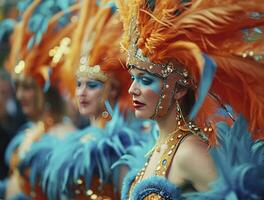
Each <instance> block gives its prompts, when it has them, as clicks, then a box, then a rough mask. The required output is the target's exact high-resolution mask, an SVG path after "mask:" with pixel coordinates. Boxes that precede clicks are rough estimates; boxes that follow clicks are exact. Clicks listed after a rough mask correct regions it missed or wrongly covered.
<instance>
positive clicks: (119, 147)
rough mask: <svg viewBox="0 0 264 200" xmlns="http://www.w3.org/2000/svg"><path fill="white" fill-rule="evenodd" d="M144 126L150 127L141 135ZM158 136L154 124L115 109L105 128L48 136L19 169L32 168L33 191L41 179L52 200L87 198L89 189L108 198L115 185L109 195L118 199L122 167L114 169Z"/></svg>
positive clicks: (35, 145)
mask: <svg viewBox="0 0 264 200" xmlns="http://www.w3.org/2000/svg"><path fill="white" fill-rule="evenodd" d="M145 123H147V124H148V123H149V124H148V126H149V125H150V127H151V128H150V129H149V130H148V131H147V132H144V133H142V127H144V126H146V124H145ZM156 134H157V130H156V127H155V126H154V124H153V122H151V121H147V122H146V121H143V122H142V121H136V120H135V119H134V120H133V121H131V120H130V121H126V120H124V118H123V117H122V115H121V114H120V113H119V111H118V109H117V108H116V109H115V110H114V111H113V113H112V120H111V121H109V122H108V123H107V124H106V127H105V128H98V127H93V126H90V127H87V128H85V129H83V130H80V131H78V132H76V133H74V134H71V135H69V136H68V137H66V138H65V139H64V140H58V139H56V138H54V137H51V136H49V135H46V136H45V137H44V138H43V139H42V140H40V141H38V142H36V143H35V144H33V145H32V147H31V149H30V151H29V152H28V154H27V158H26V159H24V161H23V163H22V164H21V165H20V169H25V168H27V167H28V166H30V167H31V169H32V170H31V172H30V181H31V186H32V187H33V188H34V185H35V184H36V181H37V180H40V182H41V186H42V188H43V191H44V192H45V194H47V196H48V198H49V199H51V200H53V199H62V198H69V199H71V198H77V199H78V198H82V197H79V196H86V198H88V196H89V195H88V191H89V190H90V191H95V190H96V192H99V193H102V195H105V196H107V192H106V191H105V189H106V188H109V187H108V186H106V185H109V184H110V185H112V186H114V188H112V186H111V187H110V188H111V190H113V191H111V192H110V193H111V194H110V195H113V194H112V193H113V192H114V195H116V196H115V197H114V199H115V198H118V195H117V193H118V191H117V190H118V189H117V188H118V181H119V174H120V170H121V168H119V167H115V168H114V169H111V166H112V165H113V164H114V163H115V162H116V161H117V160H118V159H119V158H120V157H121V156H123V155H125V153H126V152H127V151H129V149H131V148H132V147H134V146H135V145H143V144H144V145H146V144H148V145H147V146H152V145H153V144H154V142H155V135H156ZM97 181H98V182H97ZM94 182H97V183H96V184H95V183H94ZM94 184H95V185H96V187H94ZM91 188H92V190H91ZM103 190H104V191H103ZM78 195H79V196H78ZM97 195H98V193H97ZM90 196H91V195H90ZM98 196H99V195H98ZM112 198H113V197H112Z"/></svg>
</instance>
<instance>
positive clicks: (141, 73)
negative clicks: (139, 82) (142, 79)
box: [129, 70, 146, 76]
mask: <svg viewBox="0 0 264 200" xmlns="http://www.w3.org/2000/svg"><path fill="white" fill-rule="evenodd" d="M129 73H130V74H131V75H136V76H143V75H145V74H146V72H142V71H139V72H138V73H136V74H132V73H131V70H129Z"/></svg>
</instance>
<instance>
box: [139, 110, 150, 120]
mask: <svg viewBox="0 0 264 200" xmlns="http://www.w3.org/2000/svg"><path fill="white" fill-rule="evenodd" d="M135 116H136V117H137V118H139V119H150V118H151V115H148V114H147V113H145V112H142V111H137V110H136V111H135Z"/></svg>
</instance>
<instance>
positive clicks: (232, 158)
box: [119, 116, 264, 200]
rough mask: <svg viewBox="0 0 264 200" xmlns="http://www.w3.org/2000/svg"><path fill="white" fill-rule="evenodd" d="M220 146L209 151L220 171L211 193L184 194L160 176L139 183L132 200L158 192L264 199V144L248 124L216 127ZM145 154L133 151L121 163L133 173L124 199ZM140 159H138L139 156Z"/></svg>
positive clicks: (199, 197) (126, 181) (190, 195)
mask: <svg viewBox="0 0 264 200" xmlns="http://www.w3.org/2000/svg"><path fill="white" fill-rule="evenodd" d="M217 130H218V137H219V145H218V146H216V147H214V148H212V149H210V154H211V156H212V158H213V160H214V162H215V166H216V168H217V171H218V178H217V180H216V181H215V182H213V183H212V184H211V185H210V190H209V191H208V192H192V193H181V189H180V188H178V187H177V186H176V185H174V184H172V183H170V182H169V181H168V180H167V179H165V178H163V177H159V176H153V177H150V178H147V179H145V180H143V181H141V182H140V183H138V184H137V185H136V186H135V188H134V190H133V191H132V192H131V194H130V199H131V200H141V199H144V197H146V195H148V194H151V193H155V194H158V195H159V196H160V197H162V198H163V199H174V200H176V199H190V200H193V199H194V200H196V199H197V200H202V199H203V200H207V199H208V200H223V199H235V200H238V199H247V200H255V199H257V200H260V199H263V197H264V193H263V192H264V190H263V188H264V181H263V180H264V179H263V174H264V173H263V172H264V162H263V161H264V142H263V141H253V140H252V138H251V136H250V134H249V132H248V131H247V123H246V121H245V120H244V118H242V117H241V116H239V117H238V118H237V119H236V121H235V123H234V124H233V126H232V127H230V126H229V125H227V124H226V123H224V122H221V123H218V124H217ZM143 153H146V151H144V148H141V149H137V150H135V151H132V152H130V155H125V156H123V157H122V160H120V161H119V162H121V163H126V164H127V165H129V166H130V167H132V170H131V171H130V173H128V174H127V176H126V177H125V179H124V184H123V188H122V199H124V200H125V199H129V192H130V186H131V184H132V182H133V181H134V179H135V177H136V175H137V173H138V171H139V170H140V169H141V168H142V167H143V165H144V163H145V162H146V160H147V159H146V158H144V159H142V156H141V165H137V166H135V167H133V163H135V160H137V161H138V160H139V159H140V157H139V155H142V154H143ZM136 156H138V158H137V157H136Z"/></svg>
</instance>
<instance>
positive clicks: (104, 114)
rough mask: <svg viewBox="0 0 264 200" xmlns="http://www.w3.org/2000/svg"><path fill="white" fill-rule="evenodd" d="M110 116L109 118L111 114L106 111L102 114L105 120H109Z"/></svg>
mask: <svg viewBox="0 0 264 200" xmlns="http://www.w3.org/2000/svg"><path fill="white" fill-rule="evenodd" d="M108 116H109V113H108V112H107V111H106V110H105V111H104V112H102V117H103V118H104V119H106V118H108Z"/></svg>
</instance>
